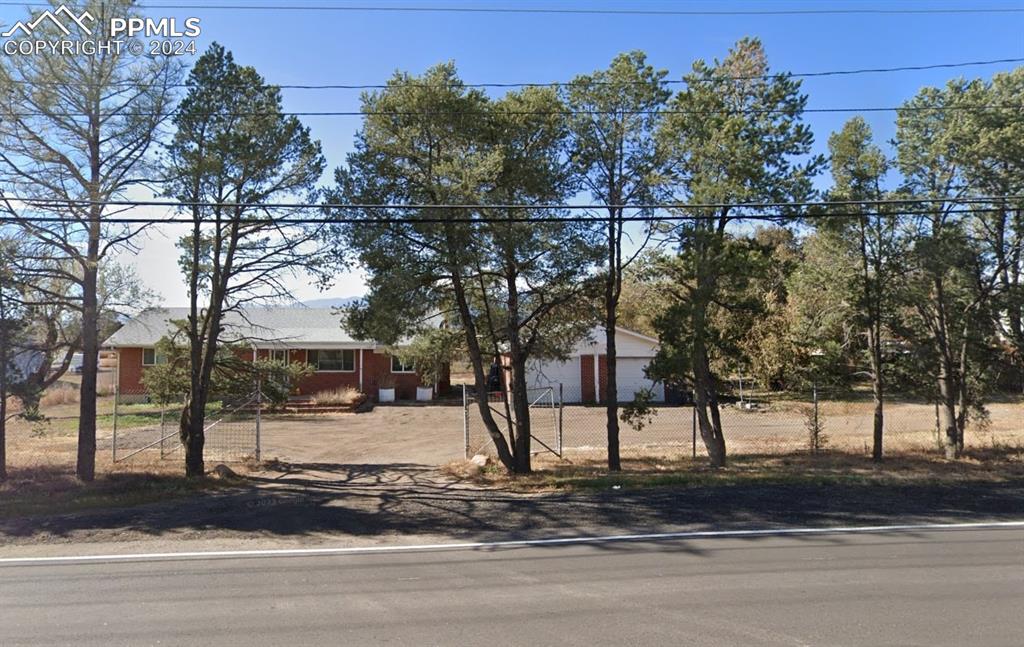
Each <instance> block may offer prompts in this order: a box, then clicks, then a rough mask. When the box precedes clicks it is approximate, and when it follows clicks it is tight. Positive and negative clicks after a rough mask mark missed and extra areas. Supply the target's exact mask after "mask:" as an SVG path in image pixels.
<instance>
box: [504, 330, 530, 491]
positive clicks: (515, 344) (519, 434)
mask: <svg viewBox="0 0 1024 647" xmlns="http://www.w3.org/2000/svg"><path fill="white" fill-rule="evenodd" d="M513 340H514V341H512V343H511V344H510V347H509V355H510V356H511V362H510V364H511V366H512V409H513V412H514V417H515V430H516V437H515V445H514V446H515V452H514V454H515V466H514V468H513V471H514V472H515V473H516V474H529V473H530V472H531V471H532V466H531V465H530V456H531V455H530V440H531V438H530V395H529V393H527V391H526V358H525V357H524V356H523V353H522V348H520V344H519V339H518V335H513Z"/></svg>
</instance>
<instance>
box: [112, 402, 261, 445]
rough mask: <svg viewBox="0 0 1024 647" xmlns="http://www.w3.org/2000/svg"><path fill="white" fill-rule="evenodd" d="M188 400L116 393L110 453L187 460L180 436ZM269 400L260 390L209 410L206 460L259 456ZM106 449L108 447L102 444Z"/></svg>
mask: <svg viewBox="0 0 1024 647" xmlns="http://www.w3.org/2000/svg"><path fill="white" fill-rule="evenodd" d="M183 406H184V404H183V403H180V402H179V403H173V404H167V403H159V402H154V401H153V400H152V399H151V398H150V397H148V396H146V395H145V394H143V393H128V394H124V393H120V392H115V394H114V406H113V414H112V417H113V423H112V427H111V431H110V437H109V443H110V445H109V446H110V455H111V460H112V461H113V462H115V463H118V462H124V461H128V460H132V459H135V458H139V457H147V456H148V457H155V456H159V458H161V459H170V458H175V459H178V460H183V457H184V447H183V445H182V444H181V440H180V438H179V428H180V421H181V412H182V408H183ZM262 409H263V403H262V398H261V397H260V393H259V392H258V391H256V392H254V393H252V394H250V395H249V396H247V397H243V398H236V399H233V400H222V399H216V400H214V401H212V402H210V403H209V404H208V405H207V408H206V421H205V425H204V434H203V435H204V438H205V445H204V448H203V456H204V458H205V459H206V460H213V461H223V462H241V461H244V460H247V459H250V458H253V459H256V460H259V454H260V422H261V417H262ZM98 449H101V450H102V449H103V447H102V446H101V447H98Z"/></svg>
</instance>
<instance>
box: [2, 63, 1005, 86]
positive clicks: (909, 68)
mask: <svg viewBox="0 0 1024 647" xmlns="http://www.w3.org/2000/svg"><path fill="white" fill-rule="evenodd" d="M1010 63H1024V58H998V59H990V60H985V61H963V62H959V63H930V64H924V65H901V66H898V67H865V68H854V69H848V70H820V71H817V72H777V73H774V74H757V75H741V76H733V75H729V76H714V77H712V78H711V79H710V80H712V81H722V82H733V81H754V80H759V79H761V80H771V79H780V78H795V79H803V78H820V77H831V76H855V75H860V74H888V73H895V72H919V71H927V70H940V69H956V68H965V67H981V66H987V65H1002V64H1010ZM8 82H10V83H15V84H19V85H32V86H54V87H68V86H70V85H73V84H68V83H61V82H60V81H49V82H48V81H42V82H38V81H28V80H25V79H8ZM587 83H588V84H590V85H598V86H606V85H623V84H626V85H641V84H646V83H647V81H626V82H622V81H603V82H602V81H588V82H587ZM659 83H660V84H663V85H684V84H686V83H687V81H686V80H685V79H662V80H660V81H659ZM573 84H574V82H573V81H549V82H540V81H527V82H486V83H452V84H447V85H442V86H440V87H448V88H452V87H464V88H475V89H486V88H560V87H570V86H572V85H573ZM82 85H84V84H82ZM106 85H107V86H112V87H121V86H124V87H133V88H134V87H139V86H144V85H146V84H145V83H140V82H135V81H124V82H117V83H108V84H106ZM149 87H162V88H187V87H190V86H189V84H188V83H168V84H158V83H153V84H151V85H149ZM225 87H230V86H225ZM270 87H271V88H279V89H282V90H384V89H388V88H396V87H412V88H417V87H420V88H426V87H438V86H436V85H433V84H429V83H422V82H416V81H408V82H394V81H393V82H390V83H363V84H358V83H323V84H308V83H306V84H290V83H282V84H270Z"/></svg>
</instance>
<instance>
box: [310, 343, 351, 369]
mask: <svg viewBox="0 0 1024 647" xmlns="http://www.w3.org/2000/svg"><path fill="white" fill-rule="evenodd" d="M311 350H312V351H322V350H340V351H343V352H344V351H346V350H350V351H352V368H351V369H343V368H342V369H331V370H322V369H321V368H320V358H319V357H318V358H317V363H316V366H315V367H314V370H313V372H314V373H355V372H356V349H355V348H307V349H306V363H307V364H309V363H310V362H309V351H311ZM342 357H344V355H342Z"/></svg>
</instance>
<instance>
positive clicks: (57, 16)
mask: <svg viewBox="0 0 1024 647" xmlns="http://www.w3.org/2000/svg"><path fill="white" fill-rule="evenodd" d="M61 17H63V20H62V18H61ZM46 20H49V21H50V22H52V23H53V24H54V25H56V26H57V27H58V28H59V29H60V30H61V31H62V32H64V35H65V36H70V35H71V30H70V29H68V27H67V26H66V25H65V21H71V22H72V23H74V24H75V25H76V26H77V27H78V28H79V29H80V30H81V31H83V32H85V33H86V34H88V35H92V30H91V29H89V28H88V27H86V25H85V21H87V20H88V21H89V22H96V19H95V18H93V16H92V14H91V13H89V12H88V11H83V12H82V14H81V15H77V16H76V15H75V13H74V12H73V11H71V10H70V9H68V8H67V7H66V6H64V5H61V6H60V7H58V8H57V9H56V10H54V11H50V10H46V11H44V12H43V13H41V14H39V15H38V16H36V17H35V18H34V19H33V20H30V21H29V22H27V23H25V22H22V21H20V20H19V21H18V22H16V23H14V26H13V27H11V28H10V29H8V30H7V31H5V32H4V33H3V34H2V36H3V37H4V38H9V37H11V36H13V35H14V34H15V33H16V32H18V31H21V32H22V34H24V35H25V36H31V35H32V32H33V31H34V30H35V29H36V27H38V26H39V25H40V24H42V23H43V21H46Z"/></svg>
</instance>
